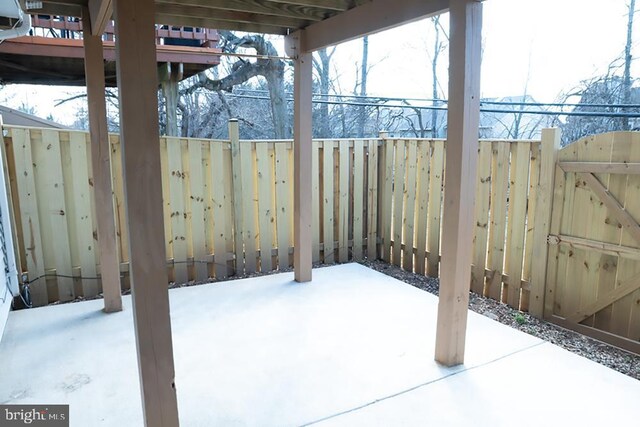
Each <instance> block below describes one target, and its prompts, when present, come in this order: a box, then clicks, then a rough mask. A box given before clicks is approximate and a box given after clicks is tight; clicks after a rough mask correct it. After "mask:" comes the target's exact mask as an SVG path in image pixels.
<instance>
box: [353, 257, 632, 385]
mask: <svg viewBox="0 0 640 427" xmlns="http://www.w3.org/2000/svg"><path fill="white" fill-rule="evenodd" d="M361 264H363V265H365V266H367V267H369V268H371V269H373V270H376V271H379V272H381V273H384V274H386V275H387V276H391V277H393V278H396V279H398V280H401V281H403V282H405V283H408V284H410V285H413V286H415V287H416V288H418V289H422V290H423V291H427V292H429V293H432V294H434V295H438V289H439V285H440V283H439V280H438V279H437V278H434V277H426V276H422V275H419V274H414V273H410V272H407V271H404V270H402V269H400V268H399V267H396V266H395V265H390V264H387V263H385V262H383V261H364V262H362V263H361ZM469 309H470V310H472V311H475V312H476V313H479V314H482V315H484V316H487V317H489V318H491V319H493V320H496V321H498V322H500V323H503V324H505V325H507V326H511V327H512V328H514V329H518V330H520V331H522V332H526V333H528V334H529V335H533V336H535V337H538V338H540V339H543V340H545V341H548V342H550V343H552V344H555V345H557V346H560V347H562V348H564V349H566V350H569V351H570V352H572V353H575V354H578V355H580V356H582V357H586V358H587V359H590V360H593V361H594V362H597V363H600V364H601V365H604V366H608V367H609V368H611V369H614V370H616V371H618V372H621V373H623V374H625V375H628V376H630V377H631V378H635V379H637V380H640V355H636V354H633V353H629V352H627V351H625V350H622V349H620V348H618V347H614V346H612V345H609V344H605V343H603V342H601V341H598V340H595V339H593V338H589V337H587V336H584V335H582V334H579V333H577V332H573V331H570V330H567V329H564V328H561V327H559V326H557V325H554V324H552V323H549V322H545V321H544V320H540V319H536V318H535V317H532V316H530V315H529V314H527V313H522V312H520V311H518V310H515V309H513V308H511V307H509V306H507V305H506V304H502V303H500V302H498V301H496V300H493V299H490V298H485V297H482V296H480V295H478V294H475V293H473V292H471V293H470V294H469Z"/></svg>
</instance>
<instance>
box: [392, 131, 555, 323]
mask: <svg viewBox="0 0 640 427" xmlns="http://www.w3.org/2000/svg"><path fill="white" fill-rule="evenodd" d="M543 143H544V144H546V145H549V144H553V141H544V142H543ZM445 146H446V142H445V141H444V140H415V139H389V140H387V141H386V144H384V152H383V153H382V154H381V155H382V157H383V160H382V162H381V165H383V166H382V168H383V175H382V176H383V177H384V180H383V184H382V190H381V191H382V194H381V200H382V209H381V213H380V215H381V217H382V222H381V223H382V224H384V226H383V227H382V230H381V234H382V236H381V237H382V241H383V242H384V243H383V248H382V251H381V254H380V255H381V256H382V258H383V259H384V260H386V261H388V262H391V263H393V264H395V265H398V266H401V267H402V268H403V269H406V270H410V271H411V270H413V271H415V272H416V273H421V274H422V273H426V274H427V275H429V276H433V277H437V276H438V265H439V261H440V252H439V248H440V241H441V239H443V238H446V236H442V235H441V231H442V228H441V217H442V201H443V191H444V183H443V177H444V165H445V151H446V150H445ZM540 149H541V141H529V140H526V141H490V140H481V141H480V144H479V150H478V181H477V188H476V209H475V213H472V212H470V213H469V214H470V215H474V216H475V224H476V226H475V236H474V240H473V242H469V243H470V244H471V243H472V244H473V261H474V262H473V267H472V277H471V289H472V290H473V291H474V292H476V293H478V294H481V295H486V296H490V297H491V298H494V299H497V300H500V301H503V302H505V303H508V304H509V305H510V306H512V307H515V308H520V309H523V310H527V309H528V307H529V297H530V290H531V286H532V285H531V280H530V279H531V266H532V253H533V245H534V238H533V230H534V228H535V226H536V225H537V222H536V220H537V218H536V212H537V210H536V201H537V200H538V198H539V197H540V195H539V193H538V192H539V188H540V186H541V182H540V179H541V177H540V165H541V156H540ZM551 161H553V160H551ZM548 178H549V176H546V177H545V179H548ZM542 185H547V186H548V184H545V183H544V182H543V183H542ZM549 209H550V207H549V206H548V207H547V210H549ZM549 212H550V211H549ZM540 216H541V220H540V221H542V219H543V218H544V217H545V215H544V212H543V213H542V214H541V215H540ZM545 238H546V236H545ZM543 244H546V241H545V242H543ZM513 278H515V280H514V279H513ZM542 285H543V284H542Z"/></svg>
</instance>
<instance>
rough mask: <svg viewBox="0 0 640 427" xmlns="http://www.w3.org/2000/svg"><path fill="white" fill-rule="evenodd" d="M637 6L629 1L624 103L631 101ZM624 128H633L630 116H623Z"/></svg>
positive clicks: (634, 2)
mask: <svg viewBox="0 0 640 427" xmlns="http://www.w3.org/2000/svg"><path fill="white" fill-rule="evenodd" d="M635 7H636V0H631V1H630V2H629V19H628V21H627V43H626V45H625V47H624V76H623V82H622V84H623V85H624V86H623V102H622V103H623V104H630V103H631V60H632V57H631V47H632V45H633V14H634V12H635ZM625 111H626V110H625ZM622 130H631V126H629V118H628V117H623V118H622Z"/></svg>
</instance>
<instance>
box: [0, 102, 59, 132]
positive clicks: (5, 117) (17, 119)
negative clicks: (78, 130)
mask: <svg viewBox="0 0 640 427" xmlns="http://www.w3.org/2000/svg"><path fill="white" fill-rule="evenodd" d="M0 116H2V122H3V123H4V124H5V125H12V126H28V127H39V128H52V129H68V127H67V126H63V125H61V124H60V123H56V122H53V121H51V120H46V119H42V118H40V117H37V116H34V115H31V114H27V113H23V112H22V111H18V110H14V109H13V108H9V107H5V106H4V105H0Z"/></svg>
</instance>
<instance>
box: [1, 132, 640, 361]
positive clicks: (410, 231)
mask: <svg viewBox="0 0 640 427" xmlns="http://www.w3.org/2000/svg"><path fill="white" fill-rule="evenodd" d="M4 131H5V132H6V133H5V145H4V149H5V150H6V156H5V158H6V159H7V164H6V165H5V174H6V175H7V176H8V177H9V180H8V181H9V182H10V184H11V188H10V190H11V200H12V206H11V208H12V220H13V223H14V227H13V229H14V233H15V236H14V240H15V242H16V249H17V250H16V252H17V258H18V259H17V265H19V266H20V270H21V272H22V282H23V283H29V284H30V289H31V293H32V298H33V302H34V305H45V304H47V303H49V302H54V301H67V300H71V299H73V298H75V297H77V296H84V297H87V298H90V297H93V296H95V295H96V294H98V293H99V292H100V281H99V276H100V266H99V265H98V264H99V253H98V250H99V249H98V246H97V245H96V236H97V233H96V216H95V206H94V201H93V178H92V171H91V162H90V161H89V159H90V149H91V147H90V144H89V137H88V134H87V133H85V132H79V131H60V130H54V129H36V128H20V127H11V126H5V128H4ZM229 135H230V139H229V140H201V139H185V138H168V137H164V138H161V140H160V148H161V161H162V163H161V167H162V188H163V199H164V205H163V209H164V219H165V221H164V235H165V237H166V240H165V243H166V253H167V257H168V259H167V268H168V274H169V278H170V280H171V281H174V282H176V283H184V282H187V281H191V280H195V281H206V280H208V279H211V278H215V279H222V278H226V277H229V276H234V275H239V274H246V273H253V272H268V271H272V270H276V269H283V268H288V267H290V266H291V265H292V261H293V247H292V245H293V170H292V165H293V159H292V157H293V152H292V142H291V141H241V140H239V139H238V124H237V122H235V121H232V122H231V123H230V125H229ZM637 135H638V134H635V133H615V134H606V135H601V136H597V137H590V138H586V139H583V140H581V141H578V142H576V143H574V144H572V145H570V146H569V147H567V148H564V149H562V150H559V141H560V135H559V132H558V131H557V130H555V129H545V130H544V131H543V132H542V138H541V140H518V141H506V140H481V141H480V143H479V150H478V179H477V187H476V207H475V212H469V215H473V216H474V218H475V233H474V239H473V242H469V243H470V245H472V251H473V265H472V276H471V278H470V280H471V289H472V290H473V291H474V292H476V293H479V294H482V295H485V296H489V297H491V298H494V299H496V300H499V301H502V302H504V303H506V304H508V305H510V306H511V307H514V308H518V309H521V310H524V311H527V310H528V311H530V312H531V313H532V314H534V315H536V316H538V317H542V316H543V314H544V316H545V318H547V319H549V320H552V321H555V322H557V323H560V324H561V325H563V326H567V327H572V328H574V329H577V330H579V331H581V332H585V333H589V334H591V335H593V336H596V337H598V338H600V339H603V340H607V341H610V342H613V343H615V344H618V345H621V346H624V347H626V348H628V349H632V350H633V351H638V352H640V346H639V345H638V342H637V340H640V327H638V325H639V324H640V323H638V321H637V320H638V319H640V310H638V304H636V303H635V301H636V300H640V299H639V298H640V297H638V295H639V294H640V290H639V287H640V279H639V277H640V275H638V274H637V271H638V259H640V255H639V254H638V250H639V249H638V248H639V247H640V246H638V241H640V225H638V218H640V214H639V213H638V212H640V211H638V209H637V208H638V206H637V205H638V203H637V202H638V197H634V194H635V193H633V191H636V192H637V191H638V189H639V188H640V184H638V182H637V181H638V176H640V175H638V174H640V163H638V162H640V158H639V157H638V152H637V150H638V148H637V147H636V145H638V144H635V145H633V144H631V141H636V139H637V138H638V136H637ZM636 142H637V141H636ZM110 143H111V148H112V150H111V164H112V176H113V191H114V200H115V212H114V215H115V221H116V229H117V234H118V236H117V239H118V250H119V256H120V262H121V265H120V270H121V273H122V278H123V280H122V285H123V288H125V289H126V288H128V287H129V283H128V267H129V264H128V263H129V250H128V239H127V235H128V232H127V229H126V227H127V224H126V223H125V221H124V218H125V212H124V203H123V201H124V193H123V182H122V163H121V147H120V141H119V138H118V136H117V135H110ZM312 155H313V166H312V170H311V171H309V173H311V176H312V186H313V218H312V219H313V227H312V233H313V260H314V262H316V263H325V264H331V263H335V262H347V261H351V260H355V261H358V260H362V259H364V258H369V259H374V258H378V257H380V258H382V259H384V260H386V261H388V262H391V263H393V264H395V265H398V266H400V267H402V268H403V269H405V270H408V271H414V272H416V273H418V274H426V275H429V276H434V277H435V276H438V272H439V262H440V242H441V241H442V239H446V238H447V236H443V235H442V227H441V219H442V204H443V192H444V188H445V183H444V172H445V164H446V162H445V157H446V141H445V140H441V139H435V140H421V139H396V138H389V137H387V136H386V135H385V134H381V135H380V137H379V138H375V139H351V140H321V141H313V150H312ZM558 156H559V158H560V161H559V162H557V159H558ZM633 162H636V163H633ZM576 168H577V169H576ZM580 168H582V169H580ZM554 181H555V184H554ZM552 212H553V216H552ZM623 231H625V232H624V233H623ZM548 239H549V241H550V242H551V244H550V245H549V244H548ZM548 253H550V255H549V256H548ZM547 260H548V261H547ZM547 267H548V268H547ZM547 273H548V274H547Z"/></svg>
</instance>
